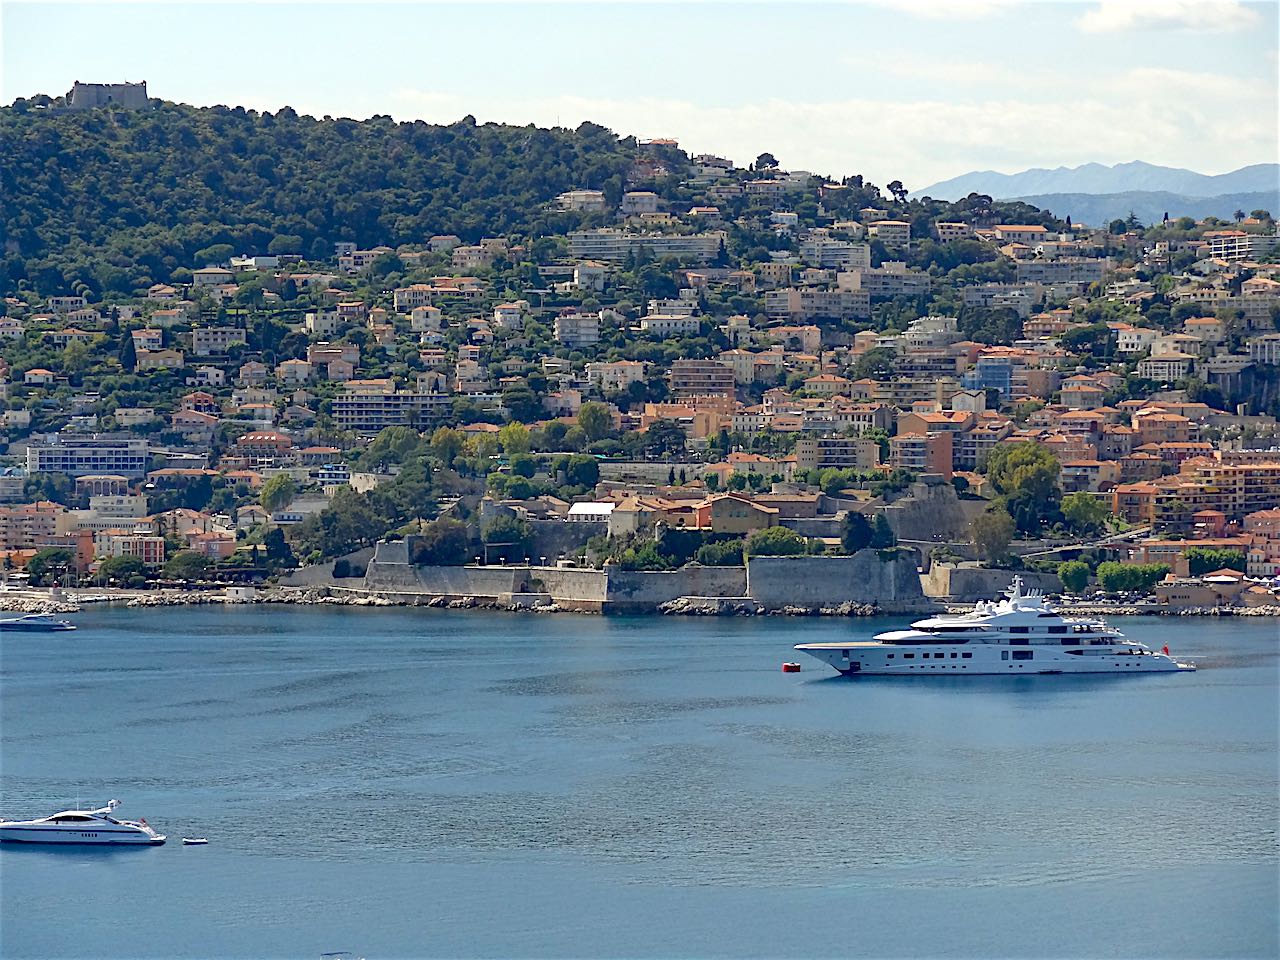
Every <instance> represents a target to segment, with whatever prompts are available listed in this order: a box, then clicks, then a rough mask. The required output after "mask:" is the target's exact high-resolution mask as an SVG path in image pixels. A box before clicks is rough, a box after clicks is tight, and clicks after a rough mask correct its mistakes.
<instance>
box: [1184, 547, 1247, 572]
mask: <svg viewBox="0 0 1280 960" xmlns="http://www.w3.org/2000/svg"><path fill="white" fill-rule="evenodd" d="M1183 556H1184V557H1185V558H1186V561H1187V571H1188V572H1189V573H1190V574H1191V576H1193V577H1200V576H1204V574H1206V573H1213V572H1214V571H1215V570H1239V571H1240V572H1241V573H1244V572H1245V571H1246V570H1247V569H1248V565H1247V564H1246V562H1245V555H1244V553H1243V552H1242V551H1240V550H1224V549H1217V548H1215V547H1189V548H1188V549H1187V551H1186V553H1184V554H1183Z"/></svg>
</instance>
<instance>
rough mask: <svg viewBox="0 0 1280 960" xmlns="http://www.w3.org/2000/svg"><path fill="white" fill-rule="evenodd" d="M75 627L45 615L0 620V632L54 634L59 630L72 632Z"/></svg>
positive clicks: (36, 614)
mask: <svg viewBox="0 0 1280 960" xmlns="http://www.w3.org/2000/svg"><path fill="white" fill-rule="evenodd" d="M75 628H76V625H75V624H74V623H70V622H68V621H66V620H55V619H54V618H53V617H51V616H49V615H48V614H47V613H28V614H27V615H26V616H23V617H11V618H10V619H7V620H0V630H18V631H24V632H27V633H54V632H57V631H59V630H74V629H75Z"/></svg>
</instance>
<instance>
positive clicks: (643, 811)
mask: <svg viewBox="0 0 1280 960" xmlns="http://www.w3.org/2000/svg"><path fill="white" fill-rule="evenodd" d="M78 621H79V622H80V624H81V629H80V630H79V631H78V632H77V633H74V634H70V635H66V636H57V635H55V636H53V637H49V636H44V637H41V636H37V635H30V636H23V635H8V636H5V637H4V638H3V640H2V641H0V643H2V644H3V646H2V647H0V693H2V694H3V709H2V717H3V730H2V739H0V745H2V747H3V753H2V755H0V760H2V763H3V768H2V770H3V787H2V790H0V814H2V815H4V816H6V817H9V818H11V819H12V818H19V817H28V816H40V815H45V814H47V813H50V812H53V811H54V810H56V809H59V808H61V807H64V806H67V805H71V804H72V803H73V802H74V801H75V800H76V798H77V796H79V797H80V799H81V800H83V801H85V802H86V803H87V802H89V801H93V802H95V803H98V802H102V801H105V800H107V799H108V798H110V797H120V798H121V799H123V800H124V806H123V807H122V808H121V811H120V814H121V815H123V816H130V817H138V816H144V817H146V818H147V820H148V821H149V822H151V823H152V824H154V825H155V826H156V827H157V828H158V829H160V830H161V831H162V832H165V833H167V834H168V835H169V837H170V838H171V840H173V841H177V840H179V839H180V838H181V837H182V836H192V835H196V836H207V837H208V838H209V839H210V845H209V846H207V847H183V846H182V845H181V844H180V843H173V842H171V843H170V844H168V845H166V846H164V847H161V848H156V849H141V850H98V849H92V848H70V849H62V850H57V849H49V848H38V847H14V846H11V845H6V846H5V847H4V848H3V849H0V882H2V888H0V897H2V900H0V953H2V954H3V955H4V956H5V957H6V958H10V957H152V956H155V957H318V956H319V955H320V954H321V953H324V952H327V951H339V950H350V951H354V952H356V953H357V954H358V955H361V956H364V957H368V958H370V960H373V958H382V957H408V956H413V957H416V956H486V957H544V956H579V957H623V956H645V957H648V956H672V957H692V956H716V957H721V956H853V955H865V956H928V957H936V956H983V957H990V956H1005V957H1044V956H1092V957H1130V956H1144V957H1146V956H1151V957H1174V956H1180V957H1209V956H1254V957H1264V956H1275V955H1276V954H1277V952H1278V951H1280V943H1278V938H1277V926H1276V923H1277V920H1276V918H1277V904H1278V901H1280V884H1278V880H1277V816H1278V809H1277V753H1278V750H1277V730H1278V729H1280V719H1278V716H1277V666H1278V663H1277V649H1278V646H1280V635H1278V633H1280V631H1278V630H1277V625H1276V623H1275V621H1264V620H1221V621H1217V620H1208V619H1205V620H1134V621H1128V622H1124V621H1117V623H1118V625H1119V626H1120V627H1121V629H1123V630H1126V631H1127V632H1128V633H1130V635H1132V636H1136V637H1140V638H1145V639H1147V640H1149V641H1151V642H1153V643H1154V644H1156V645H1159V644H1160V643H1164V642H1168V643H1169V645H1170V646H1171V647H1172V648H1173V650H1174V652H1175V653H1177V654H1179V655H1185V656H1189V657H1193V658H1196V659H1198V660H1199V661H1200V663H1201V666H1202V669H1201V670H1200V671H1199V672H1198V673H1195V674H1183V675H1164V676H1146V677H1142V676H1131V677H1123V678H1092V679H1091V678H1083V677H1062V676H1057V677H1043V678H1040V677H1019V678H982V677H937V678H928V677H916V678H909V679H908V678H901V679H878V680H877V679H875V678H860V679H858V680H844V679H841V678H838V677H835V675H834V674H831V673H830V672H829V671H828V670H827V668H825V667H823V666H822V665H821V664H819V663H818V662H817V661H813V662H812V664H810V663H808V662H806V663H805V667H804V672H803V673H801V674H798V675H797V674H783V673H781V672H780V671H779V664H780V663H781V661H783V660H785V659H790V658H791V656H792V654H791V652H790V649H789V648H790V644H791V643H793V642H797V641H798V640H800V639H801V638H803V639H807V640H808V639H812V640H818V639H822V640H827V639H836V638H839V637H845V636H851V635H866V634H868V633H870V632H872V631H874V630H879V629H884V628H885V627H886V626H887V623H888V622H887V621H875V622H868V621H856V620H855V621H847V620H825V621H818V620H805V621H795V620H785V619H777V618H770V619H750V620H744V619H717V620H697V619H677V618H647V619H645V618H635V619H601V618H591V617H571V616H542V615H506V614H493V615H490V614H485V613H477V612H469V613H448V612H443V611H411V610H341V609H327V608H326V609H314V608H313V609H304V608H276V609H261V608H232V609H227V610H218V609H201V608H192V609H177V610H173V609H170V610H143V611H129V610H114V611H99V612H95V613H88V614H84V615H81V616H80V617H78ZM802 659H805V660H808V658H802Z"/></svg>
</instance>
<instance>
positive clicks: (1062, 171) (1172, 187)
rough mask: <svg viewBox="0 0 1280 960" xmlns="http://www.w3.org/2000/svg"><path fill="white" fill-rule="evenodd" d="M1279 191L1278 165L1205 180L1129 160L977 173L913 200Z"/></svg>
mask: <svg viewBox="0 0 1280 960" xmlns="http://www.w3.org/2000/svg"><path fill="white" fill-rule="evenodd" d="M1278 188H1280V164H1276V163H1255V164H1252V165H1251V166H1248V167H1241V168H1240V169H1239V170H1232V171H1231V172H1230V173H1220V174H1217V175H1216V176H1210V175H1208V174H1204V173H1196V172H1195V171H1194V170H1182V169H1180V168H1177V167H1160V166H1156V165H1155V164H1153V163H1143V162H1142V161H1141V160H1134V161H1133V162H1132V163H1117V164H1116V165H1115V166H1113V167H1108V166H1104V165H1103V164H1101V163H1086V164H1084V165H1083V166H1079V167H1058V168H1057V169H1054V170H1046V169H1042V168H1037V169H1034V170H1024V171H1022V173H996V172H995V171H994V170H978V171H974V172H973V173H966V174H963V175H962V176H959V177H953V178H952V179H950V180H943V181H942V182H941V183H935V184H933V185H932V186H929V187H925V188H924V189H923V190H917V191H915V192H914V194H913V195H914V196H922V197H924V196H928V197H933V198H934V199H935V200H959V199H961V198H962V197H967V196H968V195H969V194H971V193H985V194H987V195H988V196H991V197H994V198H996V199H997V200H1009V199H1012V198H1014V197H1031V196H1043V195H1044V194H1051V193H1093V194H1102V193H1128V192H1130V191H1135V190H1140V191H1144V192H1145V191H1162V192H1165V193H1174V194H1181V195H1184V196H1190V197H1216V196H1220V195H1222V194H1226V193H1257V192H1265V191H1274V190H1276V189H1278Z"/></svg>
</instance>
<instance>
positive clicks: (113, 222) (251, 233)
mask: <svg viewBox="0 0 1280 960" xmlns="http://www.w3.org/2000/svg"><path fill="white" fill-rule="evenodd" d="M634 153H635V141H634V140H630V139H621V138H619V137H616V136H615V135H614V134H612V133H611V132H610V131H608V130H606V129H605V128H604V127H601V126H597V125H595V124H591V123H584V124H583V125H582V126H580V127H578V128H577V129H576V130H564V129H552V130H546V129H540V128H537V127H533V126H529V127H512V126H502V125H499V124H483V125H479V124H477V123H476V122H475V120H474V118H472V117H467V118H464V119H463V120H460V121H458V122H457V123H454V124H450V125H449V126H436V125H432V124H428V123H423V122H414V123H396V122H394V121H393V120H392V119H391V118H390V117H374V118H373V119H370V120H366V121H362V122H357V121H355V120H345V119H338V120H330V119H325V120H318V119H316V118H314V117H309V116H300V115H298V114H297V113H295V112H294V111H293V110H291V109H289V108H287V107H286V108H285V109H283V110H280V111H279V112H277V113H274V114H272V113H258V112H257V111H254V110H245V109H244V108H242V107H234V108H228V107H221V106H219V107H208V108H196V107H190V106H185V105H181V104H174V103H163V104H160V105H158V106H157V107H155V108H154V109H152V110H137V111H134V110H94V111H88V112H78V113H63V112H58V111H56V110H51V109H45V108H42V107H40V106H38V105H36V103H35V102H34V101H23V100H19V101H17V102H16V103H15V104H14V105H13V106H11V107H5V108H0V157H2V158H3V160H2V161H0V192H2V193H3V196H4V202H3V203H2V204H0V233H3V235H4V237H5V241H6V243H5V248H4V251H3V253H4V256H3V259H0V287H2V288H4V289H9V288H11V287H13V286H14V285H15V284H16V282H17V281H18V280H21V279H27V280H29V281H30V282H31V284H32V285H33V286H34V287H35V288H36V289H37V290H40V291H41V292H42V293H47V292H54V293H59V292H65V291H68V290H70V289H72V288H73V287H74V286H75V285H76V284H77V283H83V284H84V285H86V286H87V287H88V289H89V290H90V291H92V292H93V293H94V294H101V293H109V292H116V293H128V292H130V291H132V290H135V289H137V288H138V287H140V286H142V287H145V286H147V285H149V283H150V282H156V281H167V280H168V279H169V278H170V276H171V275H172V273H173V271H174V270H175V269H178V268H180V267H191V266H192V265H193V257H194V255H195V254H196V252H197V251H199V250H201V249H203V248H206V247H208V246H210V245H213V244H222V243H227V244H231V245H232V247H233V248H234V249H235V251H236V252H246V253H259V254H265V253H267V252H268V250H269V249H272V250H273V252H275V251H280V249H281V247H282V246H285V247H291V248H292V249H287V250H284V251H283V252H288V253H296V254H302V255H305V256H311V257H313V258H316V259H319V258H321V257H325V258H328V257H331V256H332V253H333V242H334V241H336V240H352V241H354V242H356V243H357V244H361V245H370V246H371V245H373V244H377V243H388V244H392V245H394V244H397V243H405V242H411V241H412V242H418V243H422V242H425V241H426V239H427V238H428V237H430V236H432V235H434V234H449V233H453V234H457V235H458V236H460V237H462V238H463V240H465V241H475V240H478V239H480V237H481V236H506V235H509V234H519V235H526V236H539V235H543V234H549V233H562V232H564V231H565V230H566V229H571V228H573V227H574V226H576V224H577V221H578V220H579V219H580V218H581V216H582V215H580V214H573V213H563V212H560V211H558V210H553V209H550V208H549V207H548V206H547V205H546V203H545V201H548V200H551V199H552V198H554V197H555V196H556V195H557V194H558V193H561V192H562V191H565V190H569V189H573V188H591V189H598V190H603V191H605V193H606V195H607V196H610V197H611V199H612V200H613V201H614V202H615V203H616V202H617V200H618V199H619V197H620V196H621V194H622V190H623V177H624V175H625V173H626V170H627V168H628V166H629V165H630V163H631V160H632V159H633V158H634ZM277 238H281V240H280V241H279V242H277V243H276V244H275V247H274V248H273V247H272V241H275V240H277ZM295 240H296V241H297V246H296V247H295V246H294V241H295ZM195 265H196V266H203V264H195Z"/></svg>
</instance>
